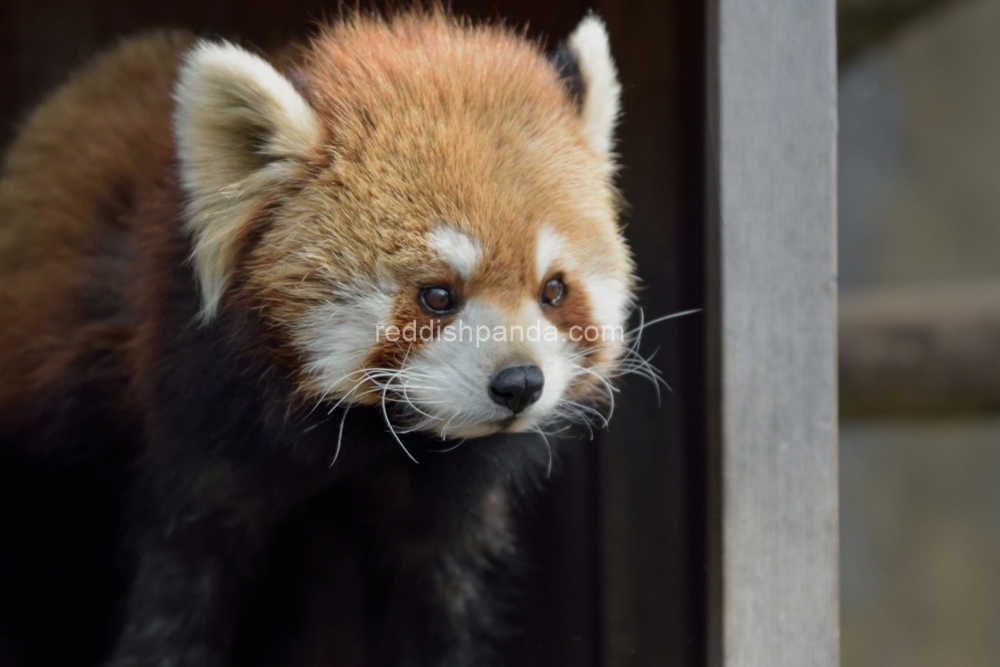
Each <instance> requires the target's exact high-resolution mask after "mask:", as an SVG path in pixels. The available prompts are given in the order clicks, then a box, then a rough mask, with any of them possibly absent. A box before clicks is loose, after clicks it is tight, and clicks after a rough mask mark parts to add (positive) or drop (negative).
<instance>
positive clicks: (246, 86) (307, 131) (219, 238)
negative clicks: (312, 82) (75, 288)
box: [174, 42, 321, 318]
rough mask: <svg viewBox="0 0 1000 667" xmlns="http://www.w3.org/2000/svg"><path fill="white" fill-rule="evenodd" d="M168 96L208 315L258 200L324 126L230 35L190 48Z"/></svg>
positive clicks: (292, 168)
mask: <svg viewBox="0 0 1000 667" xmlns="http://www.w3.org/2000/svg"><path fill="white" fill-rule="evenodd" d="M174 97H175V100H176V107H175V111H174V133H175V135H176V140H177V158H178V162H179V167H180V179H181V185H182V186H183V188H184V190H185V194H186V195H187V204H186V210H185V215H186V223H187V227H188V229H189V230H190V231H191V233H192V236H193V248H192V261H193V264H194V268H195V273H196V275H197V278H198V282H199V286H200V288H201V294H202V317H204V318H211V317H212V316H213V315H214V314H215V312H216V310H217V309H218V306H219V301H220V300H221V298H222V295H223V293H224V292H225V290H226V287H227V283H228V281H229V278H230V274H231V272H232V269H233V266H232V265H233V263H234V261H235V259H236V257H235V252H236V247H237V245H238V244H237V241H238V239H239V237H240V235H241V234H242V232H243V229H244V226H245V225H246V223H247V222H248V221H249V218H250V216H251V215H253V213H254V211H255V210H257V209H258V208H259V205H260V203H261V202H263V201H266V200H267V198H268V197H270V196H273V195H274V194H276V191H277V190H279V189H280V188H281V187H282V186H283V184H286V183H287V182H289V180H291V179H293V178H294V177H295V176H296V174H298V173H301V171H302V169H303V166H304V165H305V164H306V160H307V158H308V156H309V155H310V153H311V152H312V151H313V149H315V147H316V146H317V145H318V144H319V143H320V142H321V131H320V127H319V123H318V122H317V120H316V116H315V113H314V112H313V110H312V108H311V107H310V106H309V104H308V102H306V100H305V99H304V98H303V97H302V95H300V94H299V92H298V91H297V90H296V89H295V87H294V86H293V85H292V83H291V82H290V81H289V80H288V79H286V78H285V77H284V76H282V75H281V74H280V73H278V71H277V70H275V69H274V67H273V66H272V65H271V64H270V63H268V62H267V61H265V60H264V59H263V58H260V57H259V56H256V55H254V54H252V53H250V52H248V51H246V50H244V49H242V48H240V47H238V46H235V45H233V44H230V43H227V42H222V43H212V42H202V43H200V44H198V45H197V46H195V47H194V48H193V49H192V50H191V51H189V52H188V54H187V56H186V57H185V63H184V66H183V68H182V69H181V72H180V78H179V79H178V82H177V87H176V89H175V94H174Z"/></svg>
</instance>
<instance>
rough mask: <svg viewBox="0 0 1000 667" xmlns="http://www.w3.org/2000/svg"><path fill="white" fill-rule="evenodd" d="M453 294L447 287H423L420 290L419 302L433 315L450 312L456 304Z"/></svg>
mask: <svg viewBox="0 0 1000 667" xmlns="http://www.w3.org/2000/svg"><path fill="white" fill-rule="evenodd" d="M457 301H458V300H457V299H456V298H455V294H454V293H453V292H452V291H451V290H450V289H448V288H447V287H425V288H423V289H422V290H420V302H421V303H422V304H423V305H424V308H425V309H427V310H428V311H430V312H431V313H433V314H435V315H442V314H446V313H450V312H451V311H452V310H454V309H455V306H456V305H457Z"/></svg>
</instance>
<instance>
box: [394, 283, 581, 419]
mask: <svg viewBox="0 0 1000 667" xmlns="http://www.w3.org/2000/svg"><path fill="white" fill-rule="evenodd" d="M549 324H550V323H549V322H548V320H546V319H545V317H544V316H543V314H542V311H541V308H540V307H539V306H538V304H537V303H536V302H535V301H534V300H533V299H532V300H530V301H528V302H526V303H525V305H524V307H523V308H522V310H521V312H520V313H516V314H514V316H511V315H510V314H507V313H504V312H501V311H499V310H498V309H497V308H495V307H494V306H492V305H490V304H489V303H485V302H483V301H481V300H479V299H471V300H470V301H469V302H468V303H466V305H465V307H464V308H463V309H462V312H461V315H460V316H459V318H458V319H457V320H456V321H455V322H454V325H455V329H454V330H453V331H455V332H456V333H455V335H453V336H452V337H451V339H450V340H449V339H448V338H447V337H446V336H444V335H442V337H441V338H439V339H437V340H434V341H432V342H429V343H427V344H425V345H424V346H422V347H421V348H420V349H419V350H418V351H417V352H415V353H414V354H413V355H412V356H411V357H410V358H409V360H408V362H407V364H406V368H405V374H404V377H405V379H406V381H407V382H408V383H409V386H408V387H407V389H406V391H405V394H406V400H408V401H410V402H412V404H413V406H414V407H416V408H417V409H418V410H419V414H417V415H416V418H415V422H416V424H415V427H416V428H418V429H420V430H424V431H430V432H432V433H436V434H438V435H439V436H441V437H448V438H458V437H477V436H483V435H488V434H490V433H495V432H497V431H498V430H501V429H506V430H508V431H527V430H530V429H532V428H534V427H535V426H537V425H539V424H540V423H542V422H544V421H546V420H547V419H549V418H550V417H552V416H553V414H554V411H555V408H556V406H557V405H558V404H559V402H560V401H561V400H562V398H563V396H564V394H565V392H566V389H567V387H568V386H569V384H570V382H571V381H572V379H573V367H572V364H571V362H570V360H569V356H570V354H572V346H571V344H569V343H567V342H566V341H564V340H562V339H561V338H558V337H553V336H548V337H546V335H545V332H546V326H548V325H549ZM495 327H502V328H504V330H505V333H504V339H503V340H497V337H496V333H495V332H496V329H495ZM532 327H533V329H532ZM481 331H488V332H489V335H488V336H483V335H480V332H481ZM463 332H464V333H463ZM507 336H509V338H508V337H507ZM514 362H517V363H534V364H536V365H537V366H538V367H539V368H541V369H542V373H543V374H544V376H545V386H544V388H543V390H542V395H541V396H540V397H539V399H538V400H537V401H536V402H535V403H534V404H532V405H531V406H530V407H528V408H527V409H526V410H524V411H523V412H521V413H520V414H518V415H517V416H516V418H515V417H514V415H513V414H512V413H511V412H510V410H508V409H507V408H505V407H502V406H500V405H498V404H497V403H495V402H494V401H493V399H492V398H491V397H490V393H489V387H490V382H491V381H492V378H493V376H494V375H495V374H496V372H497V371H498V370H499V369H500V368H501V367H503V366H504V365H506V364H509V363H514Z"/></svg>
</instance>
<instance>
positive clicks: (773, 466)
mask: <svg viewBox="0 0 1000 667" xmlns="http://www.w3.org/2000/svg"><path fill="white" fill-rule="evenodd" d="M834 16H835V7H834V1H833V0H711V1H710V3H709V15H708V40H707V44H708V53H707V58H708V68H707V73H708V106H709V123H708V136H707V140H706V143H707V150H708V193H709V195H708V218H709V219H708V230H707V235H708V238H707V252H708V257H707V258H706V262H707V265H708V276H707V278H708V299H707V303H708V308H707V316H708V318H709V319H708V326H709V397H708V401H709V415H710V416H709V434H710V438H709V440H710V450H709V484H708V488H709V516H710V528H709V557H710V563H709V565H710V570H709V595H710V599H709V618H708V623H709V630H708V634H709V638H708V642H709V645H708V653H709V661H708V664H709V665H711V666H713V667H835V666H836V665H837V664H838V643H839V641H838V640H839V638H838V615H839V612H838V603H837V593H838V581H837V579H838V577H837V529H838V528H837V444H836V433H837V406H836V397H837V394H836V363H835V360H836V337H835V334H836V326H835V319H836V296H837V294H836V292H837V290H836V272H835V241H834V239H835V235H834V232H835V227H836V192H835V174H836V169H835V165H836V143H835V141H836V45H835V29H834V26H835V21H834Z"/></svg>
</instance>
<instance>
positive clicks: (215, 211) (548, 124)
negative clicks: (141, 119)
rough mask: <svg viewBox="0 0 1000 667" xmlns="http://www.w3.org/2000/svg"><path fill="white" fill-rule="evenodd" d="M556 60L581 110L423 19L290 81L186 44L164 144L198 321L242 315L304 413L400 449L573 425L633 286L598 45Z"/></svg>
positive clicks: (504, 44) (321, 52)
mask: <svg viewBox="0 0 1000 667" xmlns="http://www.w3.org/2000/svg"><path fill="white" fill-rule="evenodd" d="M567 52H568V53H569V54H570V55H571V59H570V60H571V61H572V62H570V63H569V66H570V67H571V68H572V69H574V71H576V72H578V74H579V79H580V81H579V83H580V84H581V85H580V86H578V90H574V89H573V87H572V86H569V85H567V84H566V82H565V81H564V80H563V78H561V72H560V71H559V70H558V69H557V67H556V66H554V65H553V64H552V62H550V61H549V60H548V59H547V58H546V57H545V55H544V54H543V53H542V52H541V50H540V49H539V48H538V46H537V45H535V44H533V43H531V42H529V41H527V40H526V39H525V38H523V37H522V36H520V35H517V34H515V33H513V32H511V31H509V30H506V29H503V28H499V27H470V26H468V25H463V24H462V23H461V22H459V21H457V20H455V19H452V18H449V17H447V16H444V15H442V14H439V13H432V14H419V13H416V14H409V15H405V16H402V17H399V18H396V19H393V20H390V21H380V20H375V19H362V18H358V19H355V20H353V21H349V22H345V23H342V24H340V25H337V26H335V27H330V28H327V29H325V30H324V31H323V32H322V33H321V34H320V35H319V36H318V37H316V38H315V39H314V40H313V41H312V42H311V43H310V44H309V45H308V47H307V48H305V49H304V50H303V53H302V54H301V56H300V57H299V58H298V59H296V61H295V63H294V65H292V66H290V67H289V68H288V69H287V75H285V74H281V73H279V72H278V71H277V70H276V69H275V68H274V67H273V66H272V65H270V64H268V63H267V62H265V61H264V60H262V59H261V58H259V57H257V56H255V55H252V54H250V53H248V52H246V51H244V50H243V49H240V48H239V47H236V46H233V45H231V44H227V43H207V42H206V43H201V44H200V45H198V46H196V47H195V48H194V49H193V50H192V51H191V52H190V53H189V54H188V56H187V58H186V64H185V66H184V68H183V70H182V72H181V75H180V80H179V83H178V86H177V93H176V99H177V107H176V112H175V126H176V135H177V150H178V157H179V164H180V170H181V181H182V185H183V187H184V189H185V192H186V195H187V197H188V201H187V208H186V216H187V219H186V222H187V226H188V229H189V230H190V232H191V234H192V238H193V257H192V260H193V265H194V268H195V272H196V275H197V278H198V281H199V285H200V288H201V293H202V299H203V302H202V316H203V317H204V318H205V319H211V318H213V317H214V316H215V315H216V313H217V311H218V310H219V309H221V308H226V307H229V305H230V304H242V305H244V306H249V307H254V308H257V309H259V310H260V312H261V313H262V315H263V318H264V320H265V321H266V322H267V323H268V325H269V326H270V328H271V330H272V331H273V333H274V336H275V338H276V340H279V341H281V342H280V346H281V347H282V349H283V350H284V352H285V353H286V355H285V356H284V357H283V358H285V359H293V360H294V361H293V362H291V363H292V365H293V366H294V368H293V369H292V370H293V372H294V373H295V376H296V377H297V378H298V383H299V390H300V393H301V395H302V396H303V397H304V398H307V399H308V400H312V401H326V402H328V403H329V404H331V405H333V404H337V403H343V404H344V405H352V404H354V405H356V404H374V405H377V404H380V403H381V404H383V405H384V404H385V403H388V404H389V405H390V406H391V408H392V409H391V411H390V412H389V414H390V415H392V418H393V420H394V421H395V422H396V424H397V425H399V426H401V427H404V428H407V427H408V428H412V429H416V430H422V431H425V432H430V433H433V434H436V435H439V436H442V437H466V436H478V435H485V434H489V433H493V432H498V431H524V430H531V429H536V428H540V427H542V426H544V425H545V424H546V423H550V422H552V421H554V420H556V419H558V418H560V417H566V416H572V415H574V414H576V415H577V416H580V415H582V414H584V413H585V411H586V410H587V409H589V408H587V407H585V406H586V403H587V401H590V400H592V399H594V398H597V397H599V396H600V395H602V394H603V393H604V392H606V391H610V389H609V387H610V385H609V379H610V378H611V377H612V376H614V374H615V369H616V366H617V364H618V361H619V360H620V358H621V355H622V353H623V350H624V347H625V346H624V341H623V338H624V332H623V326H624V323H625V319H626V315H627V311H628V309H629V304H630V298H631V290H632V286H633V277H632V262H631V260H630V256H629V252H628V250H627V248H626V246H625V243H624V241H623V238H622V236H621V232H620V230H619V228H618V224H617V218H616V207H615V204H616V193H615V190H614V187H613V184H612V178H613V173H614V160H613V155H612V152H611V151H612V139H613V137H612V135H613V130H614V125H615V121H616V119H617V116H618V109H619V101H618V98H619V84H618V82H617V78H616V73H615V67H614V64H613V63H612V61H611V58H610V55H609V50H608V41H607V34H606V32H605V30H604V26H603V24H602V23H601V22H600V21H599V20H598V19H597V18H594V17H588V18H586V19H584V21H583V22H582V23H581V24H580V26H579V27H578V28H577V29H576V31H575V32H574V33H573V35H572V36H571V37H570V39H569V40H568V43H567ZM563 60H564V61H565V60H566V59H565V58H564V59H563ZM563 64H564V65H565V64H566V63H565V62H564V63H563Z"/></svg>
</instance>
